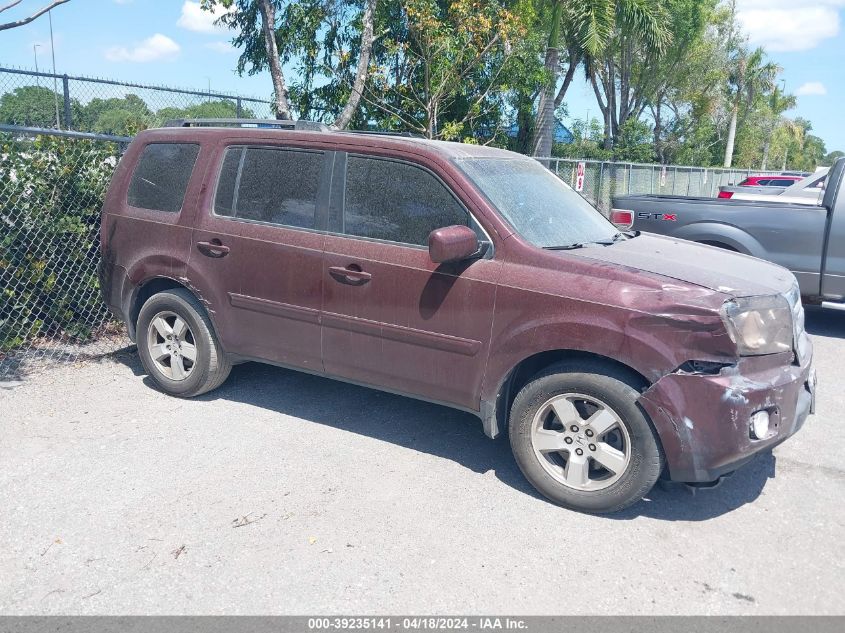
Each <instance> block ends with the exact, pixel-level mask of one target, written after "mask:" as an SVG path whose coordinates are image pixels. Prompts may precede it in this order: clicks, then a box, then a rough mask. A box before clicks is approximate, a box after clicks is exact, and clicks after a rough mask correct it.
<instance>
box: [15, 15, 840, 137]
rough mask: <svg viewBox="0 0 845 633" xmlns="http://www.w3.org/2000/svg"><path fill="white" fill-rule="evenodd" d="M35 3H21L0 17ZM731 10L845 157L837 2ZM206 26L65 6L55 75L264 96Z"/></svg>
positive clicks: (32, 39)
mask: <svg viewBox="0 0 845 633" xmlns="http://www.w3.org/2000/svg"><path fill="white" fill-rule="evenodd" d="M44 1H46V0H44ZM42 4H43V1H42V0H23V2H21V3H20V5H18V6H17V7H15V8H14V9H11V10H9V11H7V12H5V13H4V14H3V15H2V17H3V18H4V19H5V18H8V19H12V18H17V17H20V16H23V15H25V14H26V13H27V12H28V10H31V9H33V8H34V7H40V6H41V5H42ZM737 6H738V10H739V14H738V15H739V19H740V21H741V22H742V24H743V26H744V27H745V29H746V31H747V33H748V35H749V38H750V41H751V43H752V44H754V45H761V46H764V47H765V48H766V49H767V50H768V51H769V54H770V57H771V58H772V59H773V60H774V61H775V62H777V63H778V64H779V65H780V66H782V67H783V75H782V77H783V78H784V80H785V83H786V89H787V91H789V92H792V93H794V94H797V95H798V107H797V108H796V110H794V111H793V112H791V113H789V114H790V115H792V116H796V115H798V116H802V117H804V118H806V119H809V120H810V121H811V122H812V124H813V129H814V133H815V134H817V135H819V136H821V137H822V138H823V139H824V141H825V143H826V144H827V148H828V150H829V151H830V150H834V149H841V150H845V124H843V116H845V115H843V113H844V112H845V106H843V104H845V35H843V32H842V28H843V27H842V23H843V19H845V0H738V2H737ZM46 17H47V16H46V15H45V16H42V17H41V18H39V19H38V20H36V21H35V22H32V23H31V24H29V25H27V26H24V27H21V28H17V29H13V30H10V31H5V32H0V64H2V65H12V66H16V67H23V68H33V67H34V64H35V60H34V56H33V45H38V47H37V49H36V50H37V55H38V65H39V67H40V68H41V69H48V68H49V67H50V66H51V63H52V62H51V59H50V37H49V25H48V22H47V19H46ZM212 21H213V18H212V17H211V16H209V15H207V14H204V13H202V12H200V11H199V3H198V2H193V1H190V0H71V1H70V2H68V3H67V4H64V5H62V6H60V7H58V8H56V9H55V10H54V11H53V29H54V40H55V44H56V68H57V70H58V71H59V72H66V73H69V74H79V75H93V76H99V77H107V78H118V79H121V80H124V81H131V82H137V83H154V84H166V85H173V86H179V87H187V88H197V89H200V90H207V89H208V85H209V83H210V85H211V89H212V90H214V91H220V92H237V93H239V94H241V95H243V96H256V97H261V98H269V96H270V93H271V83H270V78H269V75H267V74H266V73H263V74H260V75H256V76H253V77H249V76H244V77H239V76H238V75H237V74H236V73H235V72H234V69H235V65H236V62H237V57H238V53H237V51H236V50H234V49H233V48H232V47H231V46H230V44H229V41H230V39H231V37H230V35H228V34H227V33H226V32H225V31H224V30H221V29H219V28H216V27H214V26H213V25H212ZM567 102H568V107H569V113H570V115H571V116H573V117H578V118H584V117H585V116H586V115H587V113H588V112H589V113H590V116H596V115H597V114H598V106H597V105H596V103H595V97H594V96H593V93H592V90H591V89H590V88H589V86H588V85H587V84H586V83H584V84H579V83H576V84H574V85H573V86H572V87H571V88H570V91H569V94H568V95H567Z"/></svg>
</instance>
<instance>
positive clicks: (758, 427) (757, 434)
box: [751, 411, 769, 440]
mask: <svg viewBox="0 0 845 633" xmlns="http://www.w3.org/2000/svg"><path fill="white" fill-rule="evenodd" d="M768 434H769V412H768V411H758V412H757V413H755V414H754V415H752V416H751V438H752V439H755V440H762V439H764V438H765V437H766V436H767V435H768Z"/></svg>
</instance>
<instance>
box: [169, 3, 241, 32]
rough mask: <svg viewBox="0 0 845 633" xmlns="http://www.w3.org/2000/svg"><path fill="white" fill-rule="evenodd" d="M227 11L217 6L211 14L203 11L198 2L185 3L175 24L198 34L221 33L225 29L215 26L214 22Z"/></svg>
mask: <svg viewBox="0 0 845 633" xmlns="http://www.w3.org/2000/svg"><path fill="white" fill-rule="evenodd" d="M233 6H234V5H233ZM227 11H228V10H227V9H225V8H223V7H220V6H218V7H217V8H216V9H215V10H214V11H213V12H211V11H203V10H202V9H201V8H200V3H199V2H190V1H188V0H186V2H185V3H184V4H183V5H182V14H181V15H180V16H179V19H178V20H176V24H177V25H178V26H181V27H182V28H183V29H188V30H189V31H197V32H199V33H221V32H223V31H225V30H226V27H222V26H216V25H215V24H214V22H215V21H216V20H217V19H218V18H219V17H221V16H223V15H225V14H226V13H227Z"/></svg>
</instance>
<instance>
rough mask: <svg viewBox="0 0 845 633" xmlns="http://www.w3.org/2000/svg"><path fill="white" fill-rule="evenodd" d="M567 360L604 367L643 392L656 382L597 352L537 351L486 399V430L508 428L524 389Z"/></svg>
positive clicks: (483, 416) (483, 414)
mask: <svg viewBox="0 0 845 633" xmlns="http://www.w3.org/2000/svg"><path fill="white" fill-rule="evenodd" d="M563 362H571V363H580V364H583V365H584V366H585V369H589V368H590V367H592V368H594V369H598V368H601V369H602V370H604V371H605V373H611V374H612V375H614V377H616V378H619V379H620V380H622V382H625V383H627V384H628V385H630V386H631V387H632V388H634V389H636V390H637V391H639V392H642V391H645V389H647V388H648V387H649V386H650V385H651V384H652V383H651V382H650V381H649V380H648V379H647V378H646V377H645V376H644V375H643V374H641V373H640V372H639V371H637V370H636V369H634V368H633V367H631V366H630V365H626V364H625V363H623V362H621V361H619V360H616V359H614V358H610V357H609V356H604V355H602V354H597V353H595V352H588V351H584V350H577V349H564V348H561V349H554V350H547V351H542V352H536V353H534V354H531V355H529V356H527V357H525V358H523V359H522V360H520V361H519V362H518V363H516V364H515V365H514V366H513V367H512V368H511V369H510V370H509V371H508V372H507V373H506V374H505V376H504V378H503V379H501V380H500V381H499V383H498V385H497V388H496V391H495V394H496V395H495V397H494V398H493V399H492V401H490V402H488V401H485V400H482V402H481V420H482V423H483V425H484V433H485V434H486V435H487V436H488V437H491V438H496V437H497V436H498V435H500V434H501V432H502V431H503V430H504V429H507V422H508V414H509V412H510V408H511V404H512V403H513V399H514V398H515V397H516V394H517V393H519V391H520V389H522V387H524V386H525V385H526V384H527V383H528V381H529V380H530V379H531V378H532V377H533V376H535V375H536V374H538V373H539V372H541V371H542V370H544V369H546V368H547V367H550V366H551V365H555V364H558V363H563Z"/></svg>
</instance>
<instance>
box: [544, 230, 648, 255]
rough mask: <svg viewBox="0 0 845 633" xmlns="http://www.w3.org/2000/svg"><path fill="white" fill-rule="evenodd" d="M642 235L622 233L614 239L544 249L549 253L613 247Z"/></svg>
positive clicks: (631, 232)
mask: <svg viewBox="0 0 845 633" xmlns="http://www.w3.org/2000/svg"><path fill="white" fill-rule="evenodd" d="M639 234H640V232H639V231H624V232H622V233H616V234H615V235H614V236H613V237H608V238H605V239H603V240H591V241H589V242H575V243H574V244H563V245H561V246H544V247H543V248H544V249H545V250H547V251H571V250H575V249H576V248H584V247H585V246H591V245H594V244H595V245H597V246H613V245H614V244H616V242H620V241H622V240H630V239H631V238H633V237H637V236H638V235H639Z"/></svg>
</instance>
